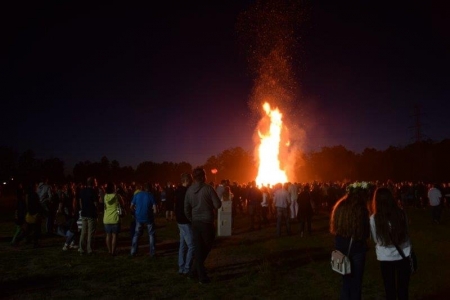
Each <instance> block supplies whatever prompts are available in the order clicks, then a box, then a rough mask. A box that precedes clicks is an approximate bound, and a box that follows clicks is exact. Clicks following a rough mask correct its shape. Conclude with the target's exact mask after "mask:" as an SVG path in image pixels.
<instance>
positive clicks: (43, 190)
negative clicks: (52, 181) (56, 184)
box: [36, 177, 56, 235]
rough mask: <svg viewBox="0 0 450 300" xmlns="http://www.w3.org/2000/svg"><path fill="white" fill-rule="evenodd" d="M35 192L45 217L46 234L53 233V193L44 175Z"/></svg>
mask: <svg viewBox="0 0 450 300" xmlns="http://www.w3.org/2000/svg"><path fill="white" fill-rule="evenodd" d="M36 193H37V194H38V196H39V201H40V204H41V206H42V217H43V218H44V219H45V228H46V230H47V234H48V235H51V234H53V225H54V216H55V213H56V212H55V211H54V210H53V203H52V200H53V194H52V188H51V186H50V185H49V184H48V178H46V177H44V178H43V179H42V180H41V182H40V183H39V184H38V186H37V189H36Z"/></svg>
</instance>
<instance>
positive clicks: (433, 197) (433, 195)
mask: <svg viewBox="0 0 450 300" xmlns="http://www.w3.org/2000/svg"><path fill="white" fill-rule="evenodd" d="M441 198H442V193H441V191H440V190H439V189H437V188H435V187H432V188H431V189H430V190H429V191H428V199H430V205H431V206H438V205H439V204H441Z"/></svg>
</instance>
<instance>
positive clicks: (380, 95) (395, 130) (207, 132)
mask: <svg viewBox="0 0 450 300" xmlns="http://www.w3.org/2000/svg"><path fill="white" fill-rule="evenodd" d="M38 2H39V1H34V2H30V3H28V4H27V3H23V2H21V3H19V4H15V6H9V7H3V9H2V17H3V18H2V20H3V21H2V33H3V34H2V36H3V42H4V43H5V46H4V47H2V50H1V54H2V55H1V61H0V62H1V70H2V75H1V76H2V77H1V79H2V86H1V90H2V109H1V120H0V125H1V126H2V127H1V128H2V131H1V136H0V141H1V142H0V144H2V145H5V146H10V147H13V148H14V149H16V150H18V151H19V152H23V151H25V150H27V149H32V150H33V151H35V153H36V155H37V156H38V157H39V158H49V157H59V158H60V159H62V160H63V161H65V162H66V164H67V165H69V166H71V165H74V164H75V163H76V162H79V161H84V160H90V161H99V160H100V158H101V157H102V156H107V157H108V158H109V159H110V160H113V159H116V160H118V161H119V162H120V164H121V165H122V166H124V165H131V166H133V167H135V166H136V165H137V164H138V163H140V162H143V161H148V160H150V161H155V162H162V161H173V162H181V161H187V162H190V163H191V164H193V165H194V166H196V165H200V164H202V163H204V162H205V161H206V159H207V158H208V157H209V156H211V155H216V154H218V153H220V152H222V151H223V150H225V149H227V148H230V147H237V146H241V147H243V148H244V149H248V150H250V149H253V142H252V135H253V132H254V130H255V117H254V115H252V112H251V111H250V109H249V106H248V104H247V103H248V101H249V97H250V95H251V92H252V86H253V80H254V78H252V75H251V73H250V72H249V68H248V65H247V62H246V57H245V55H244V53H243V51H242V47H243V45H240V44H239V42H238V38H237V31H236V20H237V17H238V15H239V14H240V13H241V12H243V11H244V10H246V9H248V7H249V6H250V5H253V3H254V2H255V1H237V0H236V1H223V0H220V1H210V3H209V4H205V3H204V1H201V2H199V1H189V4H180V3H178V2H179V1H166V2H164V3H159V2H158V5H156V4H155V3H156V2H154V1H152V2H151V3H150V2H147V3H148V4H132V3H128V2H122V3H116V2H114V3H113V4H108V5H101V4H96V3H94V2H93V3H91V4H90V5H81V4H80V3H79V2H76V1H55V2H51V3H50V2H48V3H47V4H42V3H38ZM342 2H346V1H310V2H308V1H306V2H305V3H306V5H305V11H304V12H303V13H304V15H305V18H304V22H303V23H302V24H301V26H300V28H301V30H300V31H299V47H298V49H296V51H295V53H293V55H294V57H295V62H296V65H295V66H296V69H295V76H296V82H297V84H298V86H299V91H300V93H299V94H298V95H296V98H295V103H294V104H293V107H294V109H293V111H290V112H286V115H287V116H286V117H287V118H290V119H291V121H293V122H296V123H298V125H299V126H300V127H301V128H303V129H304V130H305V133H306V136H305V139H304V143H303V148H304V150H306V151H310V150H318V149H320V148H321V147H323V146H335V145H343V146H345V147H347V148H348V149H350V150H353V151H356V152H361V151H362V150H363V149H364V148H366V147H374V148H376V149H379V150H384V149H386V148H387V147H389V146H390V145H393V146H404V145H407V144H409V143H411V142H413V141H414V137H415V131H414V125H415V124H416V120H415V117H414V114H415V111H414V106H415V105H418V107H419V108H420V122H421V125H422V127H421V130H422V131H421V133H422V134H423V136H424V137H425V138H430V139H433V140H437V141H439V140H442V139H444V138H450V117H449V112H450V101H448V100H449V98H450V76H449V71H448V70H449V69H450V59H449V53H450V52H449V50H450V42H449V41H450V35H449V32H450V31H449V30H448V29H449V28H450V26H449V23H448V21H447V20H448V19H449V16H448V13H446V10H445V9H444V8H445V7H443V6H439V5H436V4H433V2H431V1H430V2H426V3H425V1H423V2H422V4H421V5H416V4H414V3H413V2H411V3H409V4H406V5H402V6H400V5H398V6H395V5H392V4H387V3H388V2H383V1H367V0H366V1H352V2H351V4H350V2H347V4H342ZM206 3H207V2H206ZM244 48H245V45H244ZM292 112H294V113H292Z"/></svg>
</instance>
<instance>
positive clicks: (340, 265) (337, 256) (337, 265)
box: [331, 238, 353, 275]
mask: <svg viewBox="0 0 450 300" xmlns="http://www.w3.org/2000/svg"><path fill="white" fill-rule="evenodd" d="M352 243H353V238H351V239H350V244H349V245H348V251H347V255H344V254H343V253H342V252H341V251H339V250H333V251H332V252H331V269H332V270H333V271H335V272H338V273H339V274H342V275H347V274H350V273H351V272H352V268H351V263H350V259H349V257H348V255H349V254H350V248H351V247H352Z"/></svg>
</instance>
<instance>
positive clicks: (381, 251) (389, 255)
mask: <svg viewBox="0 0 450 300" xmlns="http://www.w3.org/2000/svg"><path fill="white" fill-rule="evenodd" d="M370 231H371V234H372V239H373V241H374V242H375V244H376V246H375V250H376V253H377V259H378V260H380V261H394V260H401V259H403V257H402V256H401V255H400V253H398V251H397V249H396V248H395V246H394V245H389V246H381V245H380V242H379V241H378V240H377V232H376V228H375V218H374V216H373V215H371V216H370ZM399 247H400V248H401V249H403V253H404V254H405V256H406V257H408V256H409V254H410V253H411V243H410V242H409V241H407V242H405V243H403V244H402V245H399Z"/></svg>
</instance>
